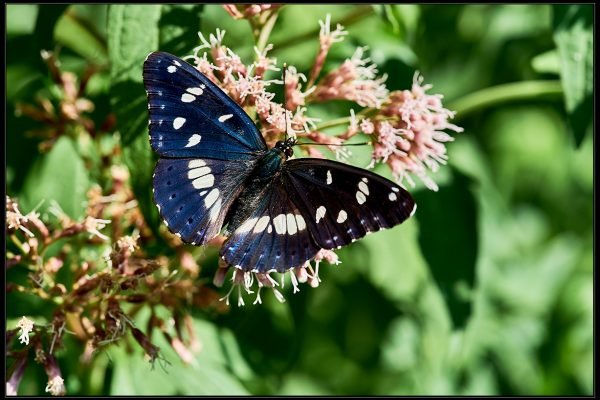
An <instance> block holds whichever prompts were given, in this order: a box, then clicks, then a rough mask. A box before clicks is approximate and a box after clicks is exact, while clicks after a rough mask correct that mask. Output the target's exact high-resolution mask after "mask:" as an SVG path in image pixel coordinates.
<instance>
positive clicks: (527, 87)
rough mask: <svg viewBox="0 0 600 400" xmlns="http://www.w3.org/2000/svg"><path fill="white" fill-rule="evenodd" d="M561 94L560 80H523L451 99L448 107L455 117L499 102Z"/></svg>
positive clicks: (550, 96)
mask: <svg viewBox="0 0 600 400" xmlns="http://www.w3.org/2000/svg"><path fill="white" fill-rule="evenodd" d="M562 95H563V89H562V86H561V84H560V81H525V82H515V83H507V84H504V85H498V86H492V87H489V88H485V89H482V90H479V91H477V92H474V93H470V94H468V95H466V96H463V97H461V98H459V99H457V100H454V101H452V102H451V103H450V104H449V106H448V109H450V110H453V111H456V119H459V118H464V117H465V116H466V115H468V114H469V113H472V112H475V111H478V110H480V109H483V108H488V107H491V106H494V105H497V104H500V103H505V102H508V101H515V100H534V99H538V98H554V97H558V96H562Z"/></svg>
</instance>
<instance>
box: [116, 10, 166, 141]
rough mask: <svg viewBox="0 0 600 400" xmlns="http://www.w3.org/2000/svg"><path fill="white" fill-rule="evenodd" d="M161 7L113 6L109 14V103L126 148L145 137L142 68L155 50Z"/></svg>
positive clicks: (145, 117) (144, 97)
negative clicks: (115, 116) (137, 138)
mask: <svg viewBox="0 0 600 400" xmlns="http://www.w3.org/2000/svg"><path fill="white" fill-rule="evenodd" d="M160 15H161V6H157V5H150V6H139V5H135V6H132V5H113V6H111V7H110V9H109V11H108V32H109V34H108V52H109V57H110V60H111V70H110V75H111V82H112V84H111V103H112V106H113V109H114V110H115V112H116V114H117V125H118V127H119V131H120V132H121V135H122V137H123V143H124V144H125V145H127V144H129V143H131V142H133V141H134V140H135V138H136V137H137V136H139V135H144V134H145V133H146V132H147V131H146V126H147V120H148V117H147V116H148V110H147V107H146V93H145V91H144V87H143V85H142V68H143V64H144V60H145V59H146V56H147V55H148V53H150V52H152V51H155V50H157V49H158V38H159V30H158V22H159V20H160Z"/></svg>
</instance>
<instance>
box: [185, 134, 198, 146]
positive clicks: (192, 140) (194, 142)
mask: <svg viewBox="0 0 600 400" xmlns="http://www.w3.org/2000/svg"><path fill="white" fill-rule="evenodd" d="M200 139H202V137H201V136H200V135H198V134H197V133H194V134H193V135H192V137H190V139H189V140H188V142H187V144H186V145H185V147H192V146H195V145H197V144H198V143H200Z"/></svg>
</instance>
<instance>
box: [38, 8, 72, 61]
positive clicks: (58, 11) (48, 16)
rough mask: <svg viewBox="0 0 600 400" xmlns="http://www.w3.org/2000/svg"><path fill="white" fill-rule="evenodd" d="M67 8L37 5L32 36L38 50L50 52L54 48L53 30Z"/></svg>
mask: <svg viewBox="0 0 600 400" xmlns="http://www.w3.org/2000/svg"><path fill="white" fill-rule="evenodd" d="M67 7H68V5H65V4H40V5H39V12H38V17H37V20H36V21H35V31H34V36H35V38H36V40H37V41H38V43H37V44H38V46H39V48H40V50H42V49H43V50H51V49H52V48H53V47H54V28H55V26H56V23H57V22H58V20H59V18H60V17H61V16H62V15H63V13H64V12H65V10H66V9H67Z"/></svg>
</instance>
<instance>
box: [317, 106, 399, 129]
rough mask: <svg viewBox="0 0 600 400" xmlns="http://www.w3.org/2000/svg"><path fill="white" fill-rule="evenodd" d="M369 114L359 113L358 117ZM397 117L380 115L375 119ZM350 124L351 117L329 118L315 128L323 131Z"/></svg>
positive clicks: (383, 119) (387, 119) (386, 119)
mask: <svg viewBox="0 0 600 400" xmlns="http://www.w3.org/2000/svg"><path fill="white" fill-rule="evenodd" d="M365 110H375V109H374V108H370V109H365ZM365 110H363V111H365ZM367 114H368V113H364V112H360V113H357V114H356V119H357V120H358V119H359V118H364V117H365V116H366V115H367ZM395 119H398V118H397V117H378V118H375V121H389V120H395ZM349 124H350V117H341V118H336V119H332V120H329V121H327V122H323V123H322V124H319V125H317V127H316V128H315V130H316V131H321V130H323V129H329V128H333V127H334V126H339V125H349Z"/></svg>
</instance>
